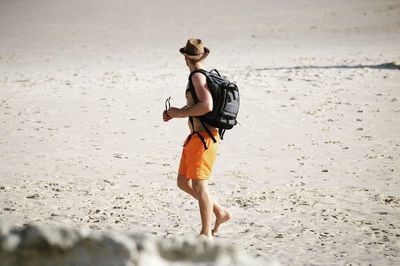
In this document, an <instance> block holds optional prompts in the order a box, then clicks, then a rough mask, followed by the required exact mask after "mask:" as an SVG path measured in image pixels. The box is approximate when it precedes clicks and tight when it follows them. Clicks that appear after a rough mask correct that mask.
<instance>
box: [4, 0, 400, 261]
mask: <svg viewBox="0 0 400 266" xmlns="http://www.w3.org/2000/svg"><path fill="white" fill-rule="evenodd" d="M189 37H200V38H202V39H203V40H204V42H205V43H206V46H207V47H209V48H210V50H211V53H210V56H209V58H207V62H206V66H207V68H209V69H211V68H217V69H218V70H220V71H221V73H223V74H224V75H226V76H228V77H229V78H230V79H232V80H234V81H236V83H237V84H238V86H239V88H240V93H241V109H240V114H239V122H240V125H238V126H237V127H235V128H234V129H233V130H231V131H229V132H227V133H226V135H225V139H224V140H223V141H222V144H221V146H220V152H219V156H218V159H217V162H216V167H215V169H214V172H213V175H212V178H211V180H210V188H211V193H212V195H213V197H214V198H215V199H216V200H218V201H219V202H220V203H221V204H222V205H223V206H225V207H227V208H228V209H229V210H230V211H231V212H232V213H233V219H232V220H231V221H230V222H229V223H227V224H225V225H223V226H222V228H221V232H220V234H219V236H218V240H221V241H223V242H225V243H228V244H229V243H234V244H236V245H239V246H240V247H241V248H242V249H243V250H244V251H246V252H247V253H248V254H251V255H252V256H254V257H256V258H258V259H260V260H261V259H264V258H273V259H276V260H277V261H279V262H280V263H281V264H282V265H349V264H351V265H369V264H371V265H399V264H400V255H399V254H400V183H399V182H400V70H399V68H398V66H399V62H400V48H399V47H400V46H399V43H400V2H399V1H397V0H380V1H373V0H350V1H344V0H338V1H316V0H315V1H307V0H298V1H289V0H282V1H272V0H268V1H262V0H250V1H238V0H233V1H225V0H223V1H209V0H205V1H183V0H179V1H178V0H174V1H168V4H167V3H166V1H161V0H158V1H122V0H116V1H105V0H99V1H75V0H74V1H50V0H41V1H28V0H24V1H1V2H0V218H1V219H2V220H5V221H7V222H9V223H12V224H15V225H17V226H23V225H24V224H29V223H32V222H41V223H46V224H49V225H55V226H59V225H66V226H69V227H75V228H90V229H93V230H103V229H117V230H124V231H130V232H139V233H145V234H151V235H154V236H155V237H156V238H158V239H164V238H167V239H169V238H174V237H182V236H194V235H196V234H198V232H199V230H200V219H199V213H198V205H197V202H195V201H194V200H193V199H191V198H190V197H189V196H187V195H185V194H184V193H183V192H181V191H179V189H178V188H177V187H176V175H177V168H178V163H179V158H180V153H181V149H182V143H183V141H184V139H185V137H186V135H187V134H188V129H187V124H186V123H187V122H186V121H185V120H184V119H181V120H172V121H170V122H168V123H164V122H163V121H162V116H161V114H162V111H163V110H164V101H165V99H166V98H167V97H169V96H171V98H172V100H171V104H172V105H173V106H177V107H181V106H184V105H185V99H184V91H185V87H186V82H187V75H188V70H187V67H186V65H185V62H184V60H183V57H182V56H181V55H180V54H179V52H178V49H179V48H180V47H182V46H183V45H184V44H185V43H186V40H187V38H189ZM396 62H397V63H396Z"/></svg>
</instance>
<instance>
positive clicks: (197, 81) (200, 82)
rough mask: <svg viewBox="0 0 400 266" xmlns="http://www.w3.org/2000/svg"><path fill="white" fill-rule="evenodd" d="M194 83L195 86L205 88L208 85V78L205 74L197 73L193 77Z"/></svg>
mask: <svg viewBox="0 0 400 266" xmlns="http://www.w3.org/2000/svg"><path fill="white" fill-rule="evenodd" d="M192 82H193V85H194V86H204V85H206V84H207V78H206V76H205V75H204V74H203V73H200V72H197V73H194V74H193V75H192Z"/></svg>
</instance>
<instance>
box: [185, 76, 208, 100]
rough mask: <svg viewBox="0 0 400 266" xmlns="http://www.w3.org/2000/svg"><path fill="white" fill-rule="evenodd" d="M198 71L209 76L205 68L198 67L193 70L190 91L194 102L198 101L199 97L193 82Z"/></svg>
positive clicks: (190, 77)
mask: <svg viewBox="0 0 400 266" xmlns="http://www.w3.org/2000/svg"><path fill="white" fill-rule="evenodd" d="M196 73H202V74H203V75H204V76H206V78H208V72H207V71H206V70H204V69H196V70H193V71H192V72H191V73H190V75H189V90H190V93H191V94H192V97H193V100H194V102H195V103H198V102H199V98H198V97H197V94H196V90H195V88H194V85H193V82H192V77H193V75H194V74H196Z"/></svg>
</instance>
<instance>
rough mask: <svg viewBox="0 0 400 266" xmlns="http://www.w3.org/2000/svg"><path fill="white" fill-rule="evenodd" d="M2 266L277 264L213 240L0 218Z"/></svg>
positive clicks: (0, 260) (0, 256) (0, 257)
mask: <svg viewBox="0 0 400 266" xmlns="http://www.w3.org/2000/svg"><path fill="white" fill-rule="evenodd" d="M0 264H1V265H2V266H20V265H23V266H67V265H71V266H72V265H74V266H80V265H82V266H83V265H85V266H86V265H96V266H106V265H107V266H133V265H140V266H151V265H218V266H220V265H221V266H222V265H230V266H231V265H252V266H253V265H278V264H275V263H268V262H265V263H263V262H260V261H256V260H254V259H253V258H252V257H249V256H247V255H245V254H243V253H242V252H239V250H238V249H236V248H235V247H232V246H230V245H226V244H223V243H221V242H219V241H206V240H202V239H194V238H192V239H188V238H176V239H165V240H157V239H156V238H154V237H151V236H147V235H140V234H132V233H127V234H124V233H121V232H113V231H106V232H96V231H90V230H82V229H81V230H75V229H71V228H66V227H50V226H47V225H40V224H31V225H26V226H24V227H22V228H20V227H10V226H7V225H5V224H2V223H0Z"/></svg>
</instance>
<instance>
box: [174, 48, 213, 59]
mask: <svg viewBox="0 0 400 266" xmlns="http://www.w3.org/2000/svg"><path fill="white" fill-rule="evenodd" d="M179 52H180V53H181V54H183V55H184V56H185V57H186V58H188V59H191V60H195V61H197V60H201V59H204V58H206V57H207V56H208V55H209V54H210V49H208V48H207V47H204V53H202V54H198V55H191V54H187V53H185V47H182V48H181V49H179Z"/></svg>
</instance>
